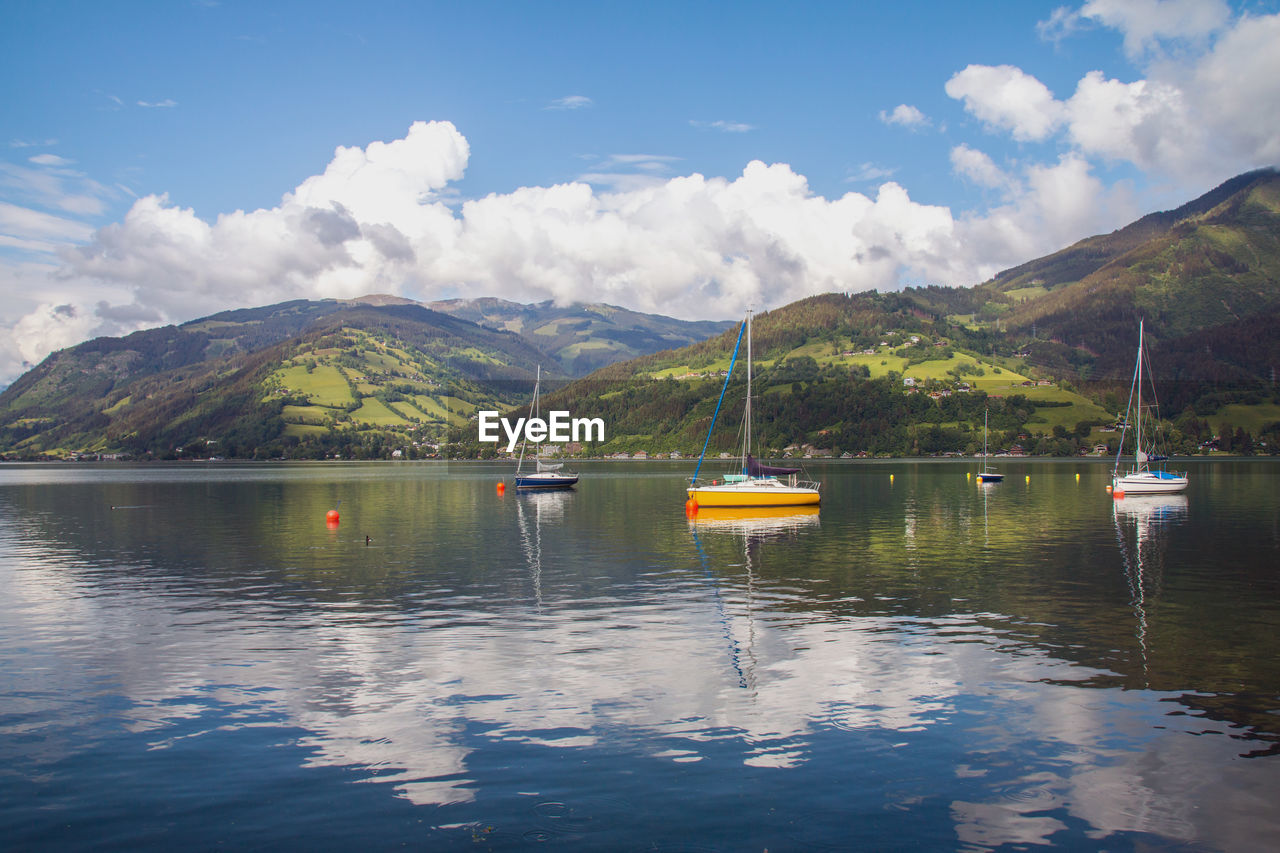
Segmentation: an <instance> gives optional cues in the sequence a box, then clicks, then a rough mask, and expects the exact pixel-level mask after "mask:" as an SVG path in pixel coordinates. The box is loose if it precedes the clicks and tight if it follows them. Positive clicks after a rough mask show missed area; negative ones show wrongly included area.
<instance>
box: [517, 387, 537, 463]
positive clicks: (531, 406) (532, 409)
mask: <svg viewBox="0 0 1280 853" xmlns="http://www.w3.org/2000/svg"><path fill="white" fill-rule="evenodd" d="M541 384H542V365H541V364H539V365H538V373H537V378H535V379H534V380H533V402H531V403H530V404H529V417H530V418H536V417H537V416H538V386H539V385H541ZM527 440H528V439H523V438H522V439H521V440H520V458H519V459H517V460H516V473H517V474H519V473H520V468H521V467H522V466H523V465H524V447H525V443H526V441H527ZM536 467H537V466H535V470H536Z"/></svg>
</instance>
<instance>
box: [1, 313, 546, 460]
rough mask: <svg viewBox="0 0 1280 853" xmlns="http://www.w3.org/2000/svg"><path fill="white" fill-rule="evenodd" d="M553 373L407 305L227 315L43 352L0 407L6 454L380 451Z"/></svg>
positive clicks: (506, 343) (521, 346)
mask: <svg viewBox="0 0 1280 853" xmlns="http://www.w3.org/2000/svg"><path fill="white" fill-rule="evenodd" d="M548 360H549V359H548V357H547V355H546V354H545V353H543V352H542V351H540V350H538V349H536V348H535V347H533V346H532V345H530V344H529V343H528V342H527V341H526V340H525V339H524V338H522V337H520V336H519V335H515V334H512V333H509V332H498V331H495V330H492V329H486V328H483V327H480V326H477V325H475V324H474V323H469V322H467V321H465V320H460V319H458V318H456V317H450V316H448V315H446V314H441V313H439V312H436V311H431V310H430V309H427V308H425V307H423V306H421V305H417V304H413V303H406V302H405V301H404V300H393V299H386V298H376V297H375V298H372V299H369V300H350V301H334V300H325V301H306V300H299V301H294V302H286V303H281V304H279V305H273V306H268V307H265V308H253V309H244V310H237V311H226V312H223V313H221V314H215V315H213V316H211V317H206V318H204V319H201V320H195V321H192V322H190V323H184V324H182V325H180V326H167V327H164V328H160V329H150V330H147V331H142V332H135V333H134V334H131V335H128V336H127V337H123V338H98V339H96V340H93V341H88V342H86V343H83V344H80V345H78V346H75V347H70V348H68V349H66V350H62V351H60V352H56V353H53V354H52V355H50V356H49V357H48V358H47V359H45V360H44V361H43V362H42V363H41V364H40V365H38V366H37V367H36V368H34V369H33V370H31V371H29V372H28V373H26V374H25V375H23V376H22V377H20V378H19V379H18V380H17V381H15V382H14V383H13V384H12V385H11V386H10V387H9V388H8V389H6V390H5V391H4V393H3V394H0V450H3V451H4V452H6V453H9V454H14V455H18V456H39V455H45V454H51V455H63V454H65V453H69V452H74V451H81V452H124V453H128V454H131V455H141V454H151V455H158V456H184V455H185V456H189V455H198V456H210V455H216V456H252V455H255V453H256V454H259V455H261V454H262V453H263V452H264V448H267V447H273V448H274V449H275V450H280V449H281V448H285V449H288V448H296V447H297V446H299V445H301V444H307V443H311V444H314V445H316V446H317V448H319V447H324V448H328V449H330V450H334V449H338V450H341V449H349V448H351V447H352V446H353V445H354V446H356V447H360V446H364V445H370V446H375V447H377V446H380V445H381V444H382V443H383V442H385V441H387V440H389V439H391V438H392V437H393V436H394V435H395V434H397V433H400V434H401V436H402V437H404V438H407V437H409V436H411V435H412V434H414V433H417V432H419V430H422V431H423V432H426V433H431V434H433V435H436V436H438V435H440V434H441V433H442V431H443V429H444V428H445V427H446V426H447V425H449V424H456V423H463V422H465V421H466V418H467V416H468V415H469V414H470V413H471V412H473V411H474V410H475V409H476V408H477V407H479V406H484V407H486V408H488V407H494V406H501V405H504V404H509V403H514V402H515V400H516V397H514V396H513V395H512V383H513V382H516V383H520V382H524V383H527V382H528V381H529V380H530V378H531V376H532V372H533V369H534V367H535V366H536V365H537V364H539V363H540V362H543V361H548ZM433 429H434V432H432V430H433ZM362 433H363V434H362ZM414 437H416V436H414ZM418 443H419V445H421V444H423V443H424V441H419V442H418ZM398 444H403V445H405V446H409V447H412V442H411V441H399V442H398Z"/></svg>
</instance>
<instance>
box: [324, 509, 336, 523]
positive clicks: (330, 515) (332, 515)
mask: <svg viewBox="0 0 1280 853" xmlns="http://www.w3.org/2000/svg"><path fill="white" fill-rule="evenodd" d="M324 520H325V521H329V522H332V523H334V524H337V523H338V511H337V510H336V509H331V510H329V511H328V512H326V513H325V514H324Z"/></svg>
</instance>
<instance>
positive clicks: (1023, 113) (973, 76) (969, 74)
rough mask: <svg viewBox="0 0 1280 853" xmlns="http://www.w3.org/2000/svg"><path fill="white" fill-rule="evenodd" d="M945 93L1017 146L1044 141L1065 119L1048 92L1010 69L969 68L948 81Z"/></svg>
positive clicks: (1025, 74) (999, 67)
mask: <svg viewBox="0 0 1280 853" xmlns="http://www.w3.org/2000/svg"><path fill="white" fill-rule="evenodd" d="M946 92H947V94H948V95H949V96H951V97H952V98H955V99H956V100H959V101H963V102H964V106H965V109H966V110H968V111H969V112H970V113H971V114H973V115H974V116H976V117H977V118H979V119H980V120H981V121H982V122H983V123H984V124H986V125H987V126H988V127H989V128H991V129H999V130H1007V131H1009V132H1010V133H1011V134H1012V136H1013V138H1014V139H1016V140H1018V141H1020V142H1030V141H1039V140H1043V139H1045V138H1047V137H1048V136H1049V134H1051V133H1052V132H1053V131H1054V130H1055V129H1056V128H1057V127H1058V125H1059V124H1061V123H1062V120H1063V117H1064V110H1063V107H1062V104H1061V103H1060V102H1058V101H1057V100H1055V99H1054V97H1053V93H1052V92H1050V91H1049V88H1048V87H1047V86H1045V85H1044V84H1043V83H1041V82H1040V81H1039V80H1037V79H1036V78H1035V77H1032V76H1031V75H1030V74H1027V73H1026V72H1024V71H1023V70H1022V69H1021V68H1015V67H1014V66H1012V65H998V66H991V65H970V66H968V67H966V68H965V69H964V70H963V71H958V72H956V73H955V74H954V75H953V76H952V77H951V79H950V80H948V81H947V84H946Z"/></svg>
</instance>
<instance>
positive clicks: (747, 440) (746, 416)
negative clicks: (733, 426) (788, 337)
mask: <svg viewBox="0 0 1280 853" xmlns="http://www.w3.org/2000/svg"><path fill="white" fill-rule="evenodd" d="M743 420H744V422H745V426H744V428H743V433H744V435H743V440H742V473H744V474H748V473H750V472H749V470H748V468H747V456H748V455H749V454H750V453H751V310H750V309H747V407H746V410H745V412H744V413H743Z"/></svg>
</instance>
